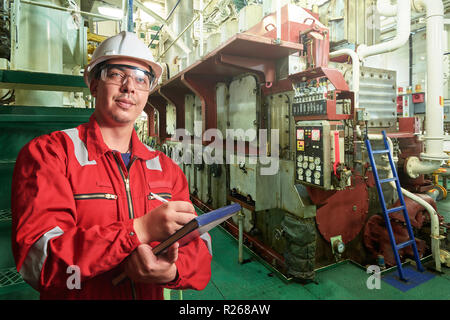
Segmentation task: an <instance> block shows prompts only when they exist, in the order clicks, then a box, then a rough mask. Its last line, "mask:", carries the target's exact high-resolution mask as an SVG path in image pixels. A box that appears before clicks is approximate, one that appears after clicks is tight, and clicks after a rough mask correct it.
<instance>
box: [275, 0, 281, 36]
mask: <svg viewBox="0 0 450 320" xmlns="http://www.w3.org/2000/svg"><path fill="white" fill-rule="evenodd" d="M276 1H277V13H276V16H277V41H278V42H279V41H281V0H276Z"/></svg>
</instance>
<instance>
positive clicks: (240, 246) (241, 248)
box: [238, 209, 244, 263]
mask: <svg viewBox="0 0 450 320" xmlns="http://www.w3.org/2000/svg"><path fill="white" fill-rule="evenodd" d="M238 223H239V244H238V251H239V253H238V254H239V255H238V261H239V263H242V262H243V261H244V256H243V252H244V213H243V212H242V209H241V211H239V213H238Z"/></svg>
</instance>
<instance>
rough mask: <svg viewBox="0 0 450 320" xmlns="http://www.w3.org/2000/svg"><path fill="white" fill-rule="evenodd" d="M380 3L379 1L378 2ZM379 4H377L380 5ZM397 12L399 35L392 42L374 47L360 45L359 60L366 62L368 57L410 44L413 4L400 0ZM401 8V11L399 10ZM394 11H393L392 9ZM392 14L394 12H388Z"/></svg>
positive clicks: (406, 0)
mask: <svg viewBox="0 0 450 320" xmlns="http://www.w3.org/2000/svg"><path fill="white" fill-rule="evenodd" d="M378 2H379V1H378ZM378 2H377V4H378ZM395 8H396V11H397V34H396V36H395V37H394V39H392V40H391V41H388V42H383V43H378V44H375V45H373V46H369V47H368V46H366V45H360V46H359V47H358V50H357V52H358V55H359V58H360V59H361V61H362V60H364V59H365V58H367V57H370V56H374V55H377V54H380V53H385V52H391V51H394V50H397V49H398V48H400V47H401V46H403V45H404V44H405V43H407V42H408V39H409V34H410V33H411V3H410V0H398V2H397V5H396V6H395ZM397 8H399V10H397ZM391 10H393V9H391ZM388 13H392V12H388Z"/></svg>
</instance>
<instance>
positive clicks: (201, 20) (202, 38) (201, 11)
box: [199, 0, 204, 57]
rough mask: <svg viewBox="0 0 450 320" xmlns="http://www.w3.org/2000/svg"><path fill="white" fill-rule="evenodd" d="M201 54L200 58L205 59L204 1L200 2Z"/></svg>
mask: <svg viewBox="0 0 450 320" xmlns="http://www.w3.org/2000/svg"><path fill="white" fill-rule="evenodd" d="M199 29H200V52H199V56H200V57H203V51H204V48H203V46H204V44H203V41H204V36H203V0H200V26H199Z"/></svg>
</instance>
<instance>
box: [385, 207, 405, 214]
mask: <svg viewBox="0 0 450 320" xmlns="http://www.w3.org/2000/svg"><path fill="white" fill-rule="evenodd" d="M403 209H405V206H400V207H395V208H391V209H387V210H386V213H387V214H390V213H393V212H397V211H401V210H403Z"/></svg>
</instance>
